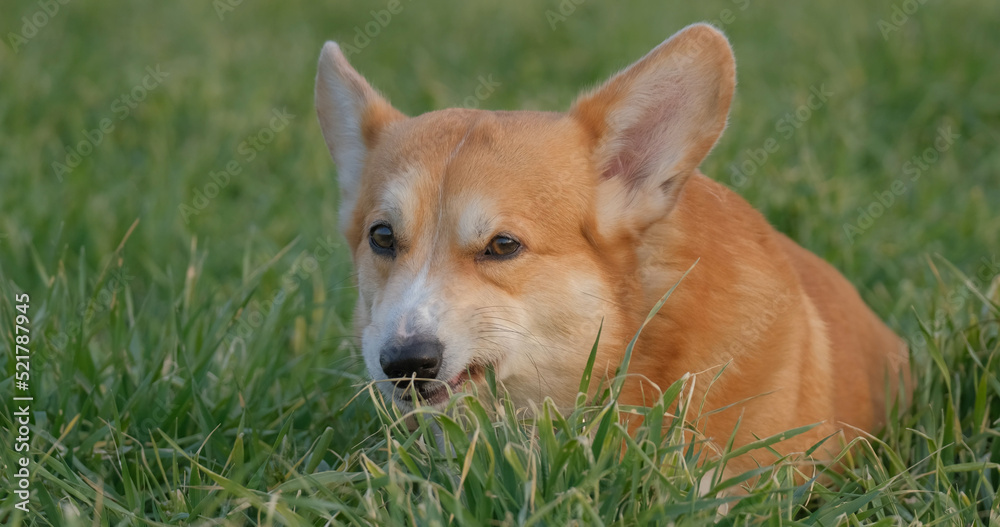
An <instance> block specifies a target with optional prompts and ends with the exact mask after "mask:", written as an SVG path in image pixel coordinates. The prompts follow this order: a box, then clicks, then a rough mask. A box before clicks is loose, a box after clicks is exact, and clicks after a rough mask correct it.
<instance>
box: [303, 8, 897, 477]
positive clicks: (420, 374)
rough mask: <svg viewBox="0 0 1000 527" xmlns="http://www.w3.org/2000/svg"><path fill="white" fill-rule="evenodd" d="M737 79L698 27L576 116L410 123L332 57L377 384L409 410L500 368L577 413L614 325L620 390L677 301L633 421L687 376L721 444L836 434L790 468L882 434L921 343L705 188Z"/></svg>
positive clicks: (720, 188)
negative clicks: (837, 441)
mask: <svg viewBox="0 0 1000 527" xmlns="http://www.w3.org/2000/svg"><path fill="white" fill-rule="evenodd" d="M735 84H736V73H735V63H734V58H733V52H732V49H731V47H730V45H729V42H728V40H727V39H726V38H725V36H724V35H723V34H722V33H721V32H719V31H718V30H717V29H715V28H714V27H712V26H710V25H706V24H695V25H692V26H689V27H687V28H685V29H683V30H681V31H679V32H678V33H677V34H675V35H674V36H672V37H671V38H669V39H667V40H666V41H664V42H663V43H662V44H660V45H659V46H657V47H656V48H655V49H653V50H652V51H651V52H650V53H648V54H647V55H646V56H645V57H643V58H642V59H640V60H639V61H637V62H635V63H634V64H632V65H631V66H629V67H627V68H626V69H624V70H623V71H621V72H620V73H618V74H616V75H614V76H612V77H611V78H610V79H609V80H607V81H606V82H604V83H603V84H602V85H600V86H599V87H597V88H596V89H593V90H591V91H588V92H586V93H584V94H582V95H581V96H580V97H579V98H578V99H577V100H576V101H575V102H574V103H573V104H572V106H571V107H570V109H569V110H568V112H565V113H556V112H529V111H509V112H505V111H485V110H472V109H444V110H440V111H433V112H429V113H425V114H423V115H419V116H416V117H407V116H405V115H404V114H403V113H401V112H400V111H398V110H396V109H395V108H393V106H391V105H390V104H389V102H387V100H386V99H385V98H384V97H383V96H382V95H380V94H379V93H378V92H377V91H376V90H375V89H374V88H372V87H371V85H370V84H369V83H368V82H366V80H365V79H364V78H363V77H362V76H361V75H360V74H359V73H358V72H357V71H355V70H354V69H353V68H352V67H351V65H350V64H349V63H348V61H347V59H346V58H345V57H344V55H343V53H342V52H341V51H340V48H339V47H338V46H337V44H336V43H334V42H327V43H326V44H325V45H324V47H323V49H322V52H321V55H320V59H319V70H318V74H317V77H316V92H315V97H316V109H317V114H318V117H319V123H320V127H321V129H322V133H323V137H324V139H325V141H326V144H327V147H328V148H329V150H330V153H331V154H332V156H333V159H334V161H335V163H336V166H337V173H338V179H339V188H340V196H341V197H340V199H341V201H340V209H339V221H340V227H341V229H342V231H343V234H344V236H345V237H346V239H347V241H348V244H349V246H350V250H351V254H352V257H353V263H354V268H355V270H356V281H357V289H358V300H357V307H356V311H355V317H354V323H355V327H356V329H357V331H358V333H359V336H360V338H361V352H362V355H363V357H364V361H365V364H366V366H367V369H368V372H369V374H370V375H371V378H372V380H373V381H375V382H376V383H377V385H378V386H379V387H380V389H381V390H382V391H383V393H384V394H385V395H386V396H387V397H388V398H391V399H392V401H393V402H394V403H395V404H396V405H397V406H398V407H400V408H401V409H403V410H408V409H412V408H413V407H414V406H415V405H417V404H418V403H419V404H425V405H442V404H443V403H445V402H446V401H447V400H448V398H449V394H450V392H454V391H459V390H463V389H464V387H465V388H467V384H466V383H475V384H481V383H483V382H484V376H485V373H486V371H487V369H488V368H492V369H493V370H494V371H495V374H496V378H497V379H498V380H499V381H500V382H501V383H502V384H503V385H504V386H505V387H506V389H507V390H508V392H509V394H510V396H511V398H512V399H513V400H514V401H515V403H516V404H517V405H520V406H526V405H529V404H530V403H531V402H532V401H534V402H539V401H542V400H544V399H545V398H551V399H552V400H553V401H554V402H555V404H556V405H557V406H561V407H570V408H571V407H572V406H573V404H574V401H575V400H576V399H577V396H578V391H579V386H580V379H581V376H582V374H583V372H584V369H585V367H586V364H587V362H588V359H589V358H590V356H591V350H592V348H593V347H594V343H595V336H596V335H597V334H598V330H599V329H600V330H601V333H600V339H599V341H598V344H597V346H596V352H595V355H594V356H595V362H594V365H595V366H594V369H593V371H594V374H595V376H599V375H604V378H605V379H607V378H609V377H610V376H611V375H613V374H614V372H615V369H616V368H617V367H618V365H619V364H620V363H621V362H622V360H623V356H624V353H625V349H626V346H627V344H628V343H629V341H630V340H631V339H632V337H633V336H634V335H635V334H636V332H637V330H638V329H639V328H640V326H642V324H643V322H644V320H645V318H646V316H647V314H648V313H649V312H650V309H651V308H652V307H653V306H654V304H656V302H657V301H658V300H659V299H660V298H661V297H662V296H663V295H664V293H665V292H666V291H667V290H669V289H670V288H671V287H672V286H674V285H675V284H677V287H676V289H675V290H674V291H673V293H672V295H671V296H670V297H669V298H668V299H667V301H666V303H665V304H664V305H663V306H662V308H661V309H660V310H659V311H658V312H657V313H656V315H655V316H654V317H652V319H651V320H649V322H648V324H647V325H646V326H645V327H644V329H643V330H642V332H641V333H640V335H639V337H638V340H637V341H636V343H635V345H634V348H633V353H632V356H631V362H630V364H629V367H628V372H629V374H628V377H627V379H628V380H627V381H626V382H625V384H624V387H623V389H622V392H621V394H620V398H619V401H620V402H621V403H623V404H631V405H647V406H648V405H651V404H653V403H654V402H655V401H656V399H657V397H658V393H660V390H663V389H665V388H666V387H668V386H670V385H671V384H672V383H674V382H675V381H677V380H678V379H681V378H682V377H683V376H685V375H686V374H690V375H691V376H692V377H693V378H694V382H693V388H692V392H691V393H692V396H693V397H694V398H695V399H694V400H700V401H703V402H702V404H701V408H702V409H703V411H702V413H701V414H700V415H699V416H698V417H697V426H698V428H697V430H698V431H700V432H701V433H703V434H704V437H705V438H706V439H705V440H706V441H707V442H708V444H710V445H716V446H721V445H724V444H725V443H726V442H727V441H729V440H730V437H731V436H734V437H733V439H734V441H735V443H736V444H737V445H739V444H746V443H748V442H750V441H753V440H754V438H755V437H758V438H759V437H765V436H772V435H775V434H778V433H781V432H784V431H786V430H789V429H792V428H794V427H799V426H803V425H809V424H813V423H819V424H818V425H817V426H815V427H814V428H812V429H810V430H809V431H808V432H807V433H804V434H801V435H798V436H795V437H792V438H789V439H787V440H785V441H783V442H781V443H779V444H778V445H777V446H775V447H774V448H775V449H776V451H777V452H780V453H783V454H784V453H794V452H804V451H806V450H809V449H810V448H812V447H813V446H814V444H816V443H817V442H820V441H821V440H822V439H824V438H826V437H828V436H831V435H837V434H841V436H842V437H844V436H846V437H851V436H855V435H857V434H859V433H861V432H875V431H877V430H878V429H879V428H880V427H882V426H883V425H884V424H885V420H886V416H887V408H889V407H890V406H891V405H892V404H893V403H894V402H896V401H897V400H899V399H905V398H906V397H907V394H908V393H909V391H910V389H911V387H910V377H909V365H908V364H909V363H908V352H907V347H906V345H905V343H904V341H903V340H902V339H900V338H899V337H898V336H897V335H895V334H894V333H893V331H892V330H890V329H889V328H888V327H887V326H886V325H885V324H884V323H883V322H882V321H881V320H880V319H879V318H878V317H877V316H876V315H875V314H874V313H873V312H872V311H871V309H869V308H868V306H866V305H865V303H864V302H863V301H862V299H861V297H860V296H859V295H858V293H857V292H856V290H855V289H854V287H852V285H851V284H850V283H849V282H848V281H847V280H846V279H845V278H844V277H843V276H842V275H841V274H840V273H839V272H838V271H837V270H835V269H834V268H833V267H832V266H831V265H829V264H828V263H826V262H825V261H823V260H822V259H820V258H819V257H817V256H815V255H814V254H812V253H810V252H808V251H807V250H805V249H803V248H802V247H800V246H799V245H797V244H796V243H795V242H793V241H792V240H791V239H789V238H788V237H786V236H785V235H783V234H781V233H779V232H777V231H776V230H775V229H774V228H773V227H772V226H771V225H770V224H769V223H768V222H767V220H766V219H765V218H764V217H763V216H762V215H761V214H760V213H759V212H757V211H756V210H755V209H753V208H752V207H751V206H750V205H749V204H748V203H747V202H746V201H745V200H743V199H742V198H741V197H740V196H739V195H737V194H736V193H734V192H733V191H731V190H730V189H728V188H727V187H725V186H724V185H721V184H719V183H717V182H715V181H713V180H712V179H710V178H708V177H706V176H705V175H703V174H702V173H700V172H699V170H698V166H699V165H700V163H701V162H702V160H703V159H704V158H705V157H706V156H707V155H708V153H709V151H710V150H711V149H712V147H713V146H714V145H715V143H716V141H717V140H718V138H719V136H720V135H721V134H722V131H723V129H724V128H725V127H726V123H727V117H728V113H729V107H730V103H731V101H732V98H733V92H734V89H735ZM689 269H690V271H689V272H688V273H687V275H686V276H684V273H685V272H686V271H688V270H689ZM682 276H684V278H683V280H681V277H682ZM723 369H724V370H725V371H723V372H722V374H721V375H720V374H719V372H720V370H723ZM709 385H711V387H709ZM414 399H419V401H418V400H414ZM824 448H827V449H828V452H827V454H828V456H834V455H836V454H837V453H838V452H839V451H840V450H839V448H833V447H824ZM754 462H759V460H757V461H754ZM752 466H753V465H752V464H751V463H750V462H747V463H746V464H745V467H744V468H752Z"/></svg>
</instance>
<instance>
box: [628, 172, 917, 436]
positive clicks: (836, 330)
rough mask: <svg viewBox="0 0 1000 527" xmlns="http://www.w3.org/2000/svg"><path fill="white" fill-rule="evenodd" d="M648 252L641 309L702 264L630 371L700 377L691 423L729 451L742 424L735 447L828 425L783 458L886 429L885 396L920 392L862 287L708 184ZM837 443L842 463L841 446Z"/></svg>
mask: <svg viewBox="0 0 1000 527" xmlns="http://www.w3.org/2000/svg"><path fill="white" fill-rule="evenodd" d="M639 254H640V258H639V260H640V265H641V266H642V271H641V275H642V276H643V277H645V281H644V284H643V285H644V287H643V291H644V293H643V298H642V301H641V302H632V303H633V304H634V305H636V306H637V308H638V306H639V305H642V306H648V305H651V304H652V303H653V302H655V300H656V299H657V298H658V297H659V296H660V295H662V294H663V292H664V291H666V290H667V289H668V288H669V287H670V286H671V285H672V284H673V283H674V282H676V281H677V280H678V279H679V278H680V276H681V275H682V274H683V273H684V271H685V270H687V269H688V267H690V265H691V264H692V263H693V262H695V261H696V260H697V261H698V263H697V265H696V266H695V268H694V269H693V270H692V271H691V272H690V273H689V274H688V275H687V277H686V278H684V280H683V282H682V285H681V286H680V287H678V288H677V290H676V291H675V292H674V293H673V295H672V296H671V297H670V299H669V300H668V302H667V303H666V304H665V305H664V306H663V308H662V309H661V310H660V312H659V314H658V315H657V317H656V318H655V319H654V321H653V322H651V323H650V325H649V326H648V327H647V328H646V329H645V330H644V332H643V335H642V336H641V339H640V342H639V346H640V347H641V350H639V351H637V352H636V354H635V355H634V358H633V362H632V366H631V367H630V371H631V372H633V373H634V374H635V375H634V377H636V380H638V379H640V378H644V379H646V380H648V381H651V382H653V383H655V384H656V385H657V386H658V387H659V388H660V389H663V388H665V387H666V386H669V385H670V383H672V382H673V381H675V380H676V379H678V378H680V377H681V376H682V375H683V374H684V373H687V372H691V373H696V374H698V375H696V379H695V381H694V382H695V395H694V397H692V401H694V403H695V405H696V407H697V408H696V409H695V410H696V411H695V412H693V413H689V418H694V419H696V420H697V421H698V424H699V427H700V428H701V429H702V430H703V431H704V433H705V434H706V437H707V438H710V439H711V441H712V442H713V443H715V444H716V445H717V446H720V447H721V446H722V445H724V444H725V443H726V442H727V441H728V439H729V435H730V433H731V432H732V430H733V428H734V427H735V426H736V424H737V421H738V420H740V421H741V423H740V426H739V431H738V433H737V439H738V440H737V444H739V443H746V442H749V441H752V440H753V438H754V437H755V436H756V437H765V436H770V435H773V434H777V433H781V432H783V431H786V430H788V429H791V428H794V427H799V426H804V425H808V424H813V423H819V422H821V421H822V422H823V424H821V425H819V426H817V427H816V428H814V429H813V430H811V431H810V432H808V433H806V434H802V435H801V436H798V437H796V438H794V439H791V440H789V441H788V442H786V444H785V445H784V447H783V448H781V450H782V451H784V452H795V451H798V452H804V451H806V450H808V449H809V448H811V447H812V446H813V445H814V444H815V443H816V442H817V441H819V440H821V439H823V438H825V437H827V436H829V435H831V434H833V433H834V432H835V431H836V430H838V429H845V431H846V432H847V435H848V437H849V436H851V435H852V430H853V429H854V428H857V429H861V430H867V431H875V430H878V429H879V428H880V427H881V426H882V425H883V424H884V420H885V409H886V398H887V396H888V397H889V398H892V397H893V395H887V392H886V388H887V387H889V388H890V390H891V393H896V389H897V388H896V385H897V384H898V383H897V382H896V381H897V380H898V379H900V378H901V377H902V378H904V379H905V382H906V383H907V392H908V390H909V386H908V384H909V368H908V366H907V364H908V363H907V361H908V359H907V353H906V348H905V346H904V344H903V342H902V340H901V339H900V338H899V337H898V336H896V335H895V334H894V333H893V332H892V331H891V330H890V329H889V328H888V327H887V326H886V325H885V324H884V323H882V321H881V320H879V318H878V317H877V316H876V315H875V314H874V313H873V312H872V311H871V309H869V308H868V306H867V305H865V303H864V302H863V301H862V300H861V298H860V296H859V295H858V293H857V292H856V291H855V289H854V287H853V286H852V285H851V284H850V283H849V282H848V281H847V280H846V279H845V278H844V277H843V276H842V275H841V274H840V273H839V272H838V271H837V270H836V269H834V268H833V267H832V266H831V265H829V264H828V263H826V262H825V261H823V260H822V259H820V258H819V257H817V256H816V255H814V254H812V253H811V252H809V251H807V250H805V249H803V248H802V247H800V246H799V245H797V244H796V243H795V242H793V241H791V240H790V239H789V238H788V237H786V236H785V235H783V234H781V233H779V232H777V231H776V230H775V229H774V228H773V227H771V225H770V224H768V222H767V220H766V219H765V218H764V217H763V216H762V215H761V214H760V213H759V212H757V211H756V210H755V209H753V208H752V207H751V206H750V205H749V204H748V203H747V202H746V201H745V200H744V199H743V198H741V197H740V196H739V195H737V194H736V193H734V192H732V191H731V190H729V189H728V188H726V187H725V186H723V185H721V184H719V183H716V182H715V181H713V180H711V179H709V178H707V177H705V176H704V175H701V174H698V175H695V176H694V177H692V178H691V179H690V180H689V181H688V183H687V185H686V186H685V188H684V191H683V193H682V194H681V196H680V197H679V199H678V203H677V207H676V209H675V210H674V211H673V212H672V213H671V215H670V216H668V217H667V218H666V219H665V220H664V221H662V222H660V223H659V224H658V225H656V226H654V227H653V228H651V229H650V231H649V233H648V235H647V236H646V237H645V241H644V243H643V245H642V247H641V248H640V250H639ZM723 368H725V371H723V372H722V374H721V375H719V372H720V370H722V369H723ZM716 377H717V378H716ZM710 385H711V386H710ZM654 393H655V391H654V390H652V386H650V385H648V384H645V383H642V382H635V381H633V382H631V383H630V384H629V389H628V391H627V392H626V394H625V395H626V399H627V400H628V402H633V403H640V404H641V403H642V402H645V403H649V401H650V397H651V396H652V395H653V394H654ZM702 401H704V403H703V404H702ZM699 413H700V416H698V414H699ZM827 446H828V447H829V448H828V451H829V452H830V453H831V454H835V453H836V451H839V448H840V442H839V441H836V440H833V441H830V444H829V445H827Z"/></svg>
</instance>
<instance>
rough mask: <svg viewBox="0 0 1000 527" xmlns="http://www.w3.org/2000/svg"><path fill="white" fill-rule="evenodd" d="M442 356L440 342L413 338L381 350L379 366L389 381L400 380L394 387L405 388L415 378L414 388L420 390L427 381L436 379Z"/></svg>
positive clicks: (433, 339) (434, 339)
mask: <svg viewBox="0 0 1000 527" xmlns="http://www.w3.org/2000/svg"><path fill="white" fill-rule="evenodd" d="M442 356H444V344H442V343H441V341H440V340H438V339H436V338H426V337H414V338H408V339H406V340H403V341H401V342H398V343H396V344H392V345H390V346H388V347H387V348H385V349H384V350H382V355H381V356H380V357H379V364H380V365H381V366H382V371H383V372H385V374H386V375H387V376H388V377H389V378H390V379H400V380H398V381H396V386H400V387H403V386H406V385H407V384H408V383H409V382H410V378H412V377H416V379H417V380H416V381H415V386H416V388H417V389H420V387H421V386H422V385H423V384H424V382H425V381H426V380H427V379H434V378H435V377H437V374H438V370H439V369H440V368H441V357H442Z"/></svg>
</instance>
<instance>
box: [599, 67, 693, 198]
mask: <svg viewBox="0 0 1000 527" xmlns="http://www.w3.org/2000/svg"><path fill="white" fill-rule="evenodd" d="M652 88H653V89H649V90H648V92H647V93H643V94H636V96H635V98H638V99H640V101H630V100H626V101H623V105H624V106H626V107H628V106H630V105H634V104H636V102H640V103H641V100H642V99H646V100H647V101H650V100H651V101H652V104H650V105H648V107H647V108H644V109H642V110H640V112H639V113H640V115H639V118H638V120H637V121H636V122H634V123H632V124H631V125H629V126H627V127H626V128H625V129H624V130H620V131H617V132H614V131H612V132H611V134H613V135H614V136H615V137H609V140H610V141H611V142H612V144H614V145H615V146H614V147H613V153H612V154H611V158H610V159H608V160H607V161H606V162H605V164H604V170H603V171H602V173H601V176H602V177H604V178H609V179H610V178H623V180H624V181H625V183H626V184H627V185H628V186H629V187H630V188H633V189H637V188H639V187H640V186H641V185H642V184H643V183H644V182H646V180H647V179H648V178H650V177H652V176H655V175H656V174H654V173H653V172H654V171H656V170H661V169H663V168H665V166H664V162H663V161H664V160H667V159H671V158H676V157H677V156H678V155H679V154H681V152H677V151H675V150H676V149H678V148H682V147H683V144H677V139H681V141H683V140H684V139H683V138H671V137H670V134H671V132H672V131H673V132H675V133H676V132H677V131H676V130H673V128H674V127H675V126H676V125H677V124H678V123H676V122H674V121H675V120H676V118H677V117H678V113H679V111H680V109H681V103H682V101H683V100H684V99H685V95H686V93H685V92H686V91H687V90H686V89H685V86H684V85H683V83H681V82H679V81H678V79H676V78H669V79H664V81H662V82H659V83H657V85H656V86H654V87H652ZM629 98H632V97H629ZM628 109H630V108H628ZM633 111H634V110H633ZM612 112H614V110H612ZM652 183H655V182H652Z"/></svg>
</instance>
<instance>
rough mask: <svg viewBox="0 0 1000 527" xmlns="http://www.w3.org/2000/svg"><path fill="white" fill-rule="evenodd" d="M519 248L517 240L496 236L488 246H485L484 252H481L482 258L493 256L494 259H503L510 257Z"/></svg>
mask: <svg viewBox="0 0 1000 527" xmlns="http://www.w3.org/2000/svg"><path fill="white" fill-rule="evenodd" d="M520 248H521V244H520V243H518V241H517V240H515V239H514V238H511V237H509V236H503V235H500V236H496V237H494V238H493V239H492V240H490V244H489V245H487V246H486V250H485V251H484V252H483V256H494V257H504V256H512V255H513V254H514V253H516V252H517V250H518V249H520Z"/></svg>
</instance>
